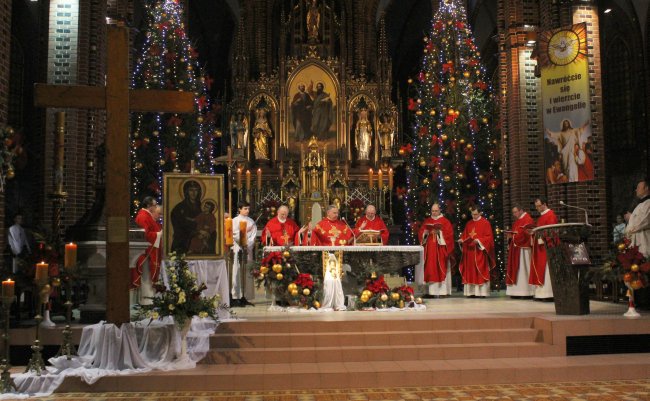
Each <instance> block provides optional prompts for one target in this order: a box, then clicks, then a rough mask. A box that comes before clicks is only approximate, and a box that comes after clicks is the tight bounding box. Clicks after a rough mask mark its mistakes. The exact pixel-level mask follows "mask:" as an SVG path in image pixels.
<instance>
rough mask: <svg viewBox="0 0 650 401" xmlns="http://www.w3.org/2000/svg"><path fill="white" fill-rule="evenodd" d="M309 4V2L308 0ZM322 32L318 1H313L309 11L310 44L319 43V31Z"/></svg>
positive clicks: (308, 38) (308, 35)
mask: <svg viewBox="0 0 650 401" xmlns="http://www.w3.org/2000/svg"><path fill="white" fill-rule="evenodd" d="M306 1H307V2H309V0H306ZM319 30H320V10H319V9H318V0H312V1H311V4H310V5H309V11H307V40H308V41H309V42H310V43H317V42H318V31H319Z"/></svg>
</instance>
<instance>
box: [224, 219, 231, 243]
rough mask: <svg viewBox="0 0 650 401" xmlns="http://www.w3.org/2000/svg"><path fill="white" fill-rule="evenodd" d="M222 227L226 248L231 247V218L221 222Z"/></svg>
mask: <svg viewBox="0 0 650 401" xmlns="http://www.w3.org/2000/svg"><path fill="white" fill-rule="evenodd" d="M223 225H224V232H225V234H226V246H232V218H231V217H226V218H225V220H224V221H223Z"/></svg>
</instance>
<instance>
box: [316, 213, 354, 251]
mask: <svg viewBox="0 0 650 401" xmlns="http://www.w3.org/2000/svg"><path fill="white" fill-rule="evenodd" d="M325 216H326V217H325V218H324V219H323V220H321V221H319V222H318V224H316V226H315V227H314V230H313V231H312V236H311V241H312V244H311V245H322V246H339V245H349V244H351V243H352V242H353V240H354V234H353V233H352V230H351V229H350V228H348V225H347V224H346V223H345V222H344V221H342V220H339V208H337V207H336V206H334V205H330V206H328V207H327V212H326V214H325Z"/></svg>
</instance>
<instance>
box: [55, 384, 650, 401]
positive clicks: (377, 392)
mask: <svg viewBox="0 0 650 401" xmlns="http://www.w3.org/2000/svg"><path fill="white" fill-rule="evenodd" d="M42 400H53V401H63V400H69V401H87V400H88V401H90V400H95V401H109V400H143V401H154V400H156V401H227V400H228V401H231V400H232V401H347V400H350V401H366V400H367V401H371V400H395V401H397V400H409V401H420V400H431V401H443V400H449V401H475V400H476V401H479V400H481V401H487V400H493V401H647V400H650V379H643V380H625V381H624V380H617V381H593V382H581V383H544V384H506V385H503V384H502V385H482V386H440V387H396V388H366V389H349V390H336V389H330V390H327V389H325V390H304V391H254V392H253V391H228V392H177V393H168V392H166V393H100V394H83V393H67V394H55V395H52V396H50V397H47V398H42Z"/></svg>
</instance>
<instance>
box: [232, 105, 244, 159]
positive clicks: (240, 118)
mask: <svg viewBox="0 0 650 401" xmlns="http://www.w3.org/2000/svg"><path fill="white" fill-rule="evenodd" d="M229 129H230V143H231V145H232V148H233V149H234V150H235V152H236V153H237V154H239V155H244V154H245V153H246V148H247V147H248V118H247V117H246V113H243V112H238V113H237V114H236V115H232V116H231V117H230V126H229Z"/></svg>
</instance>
